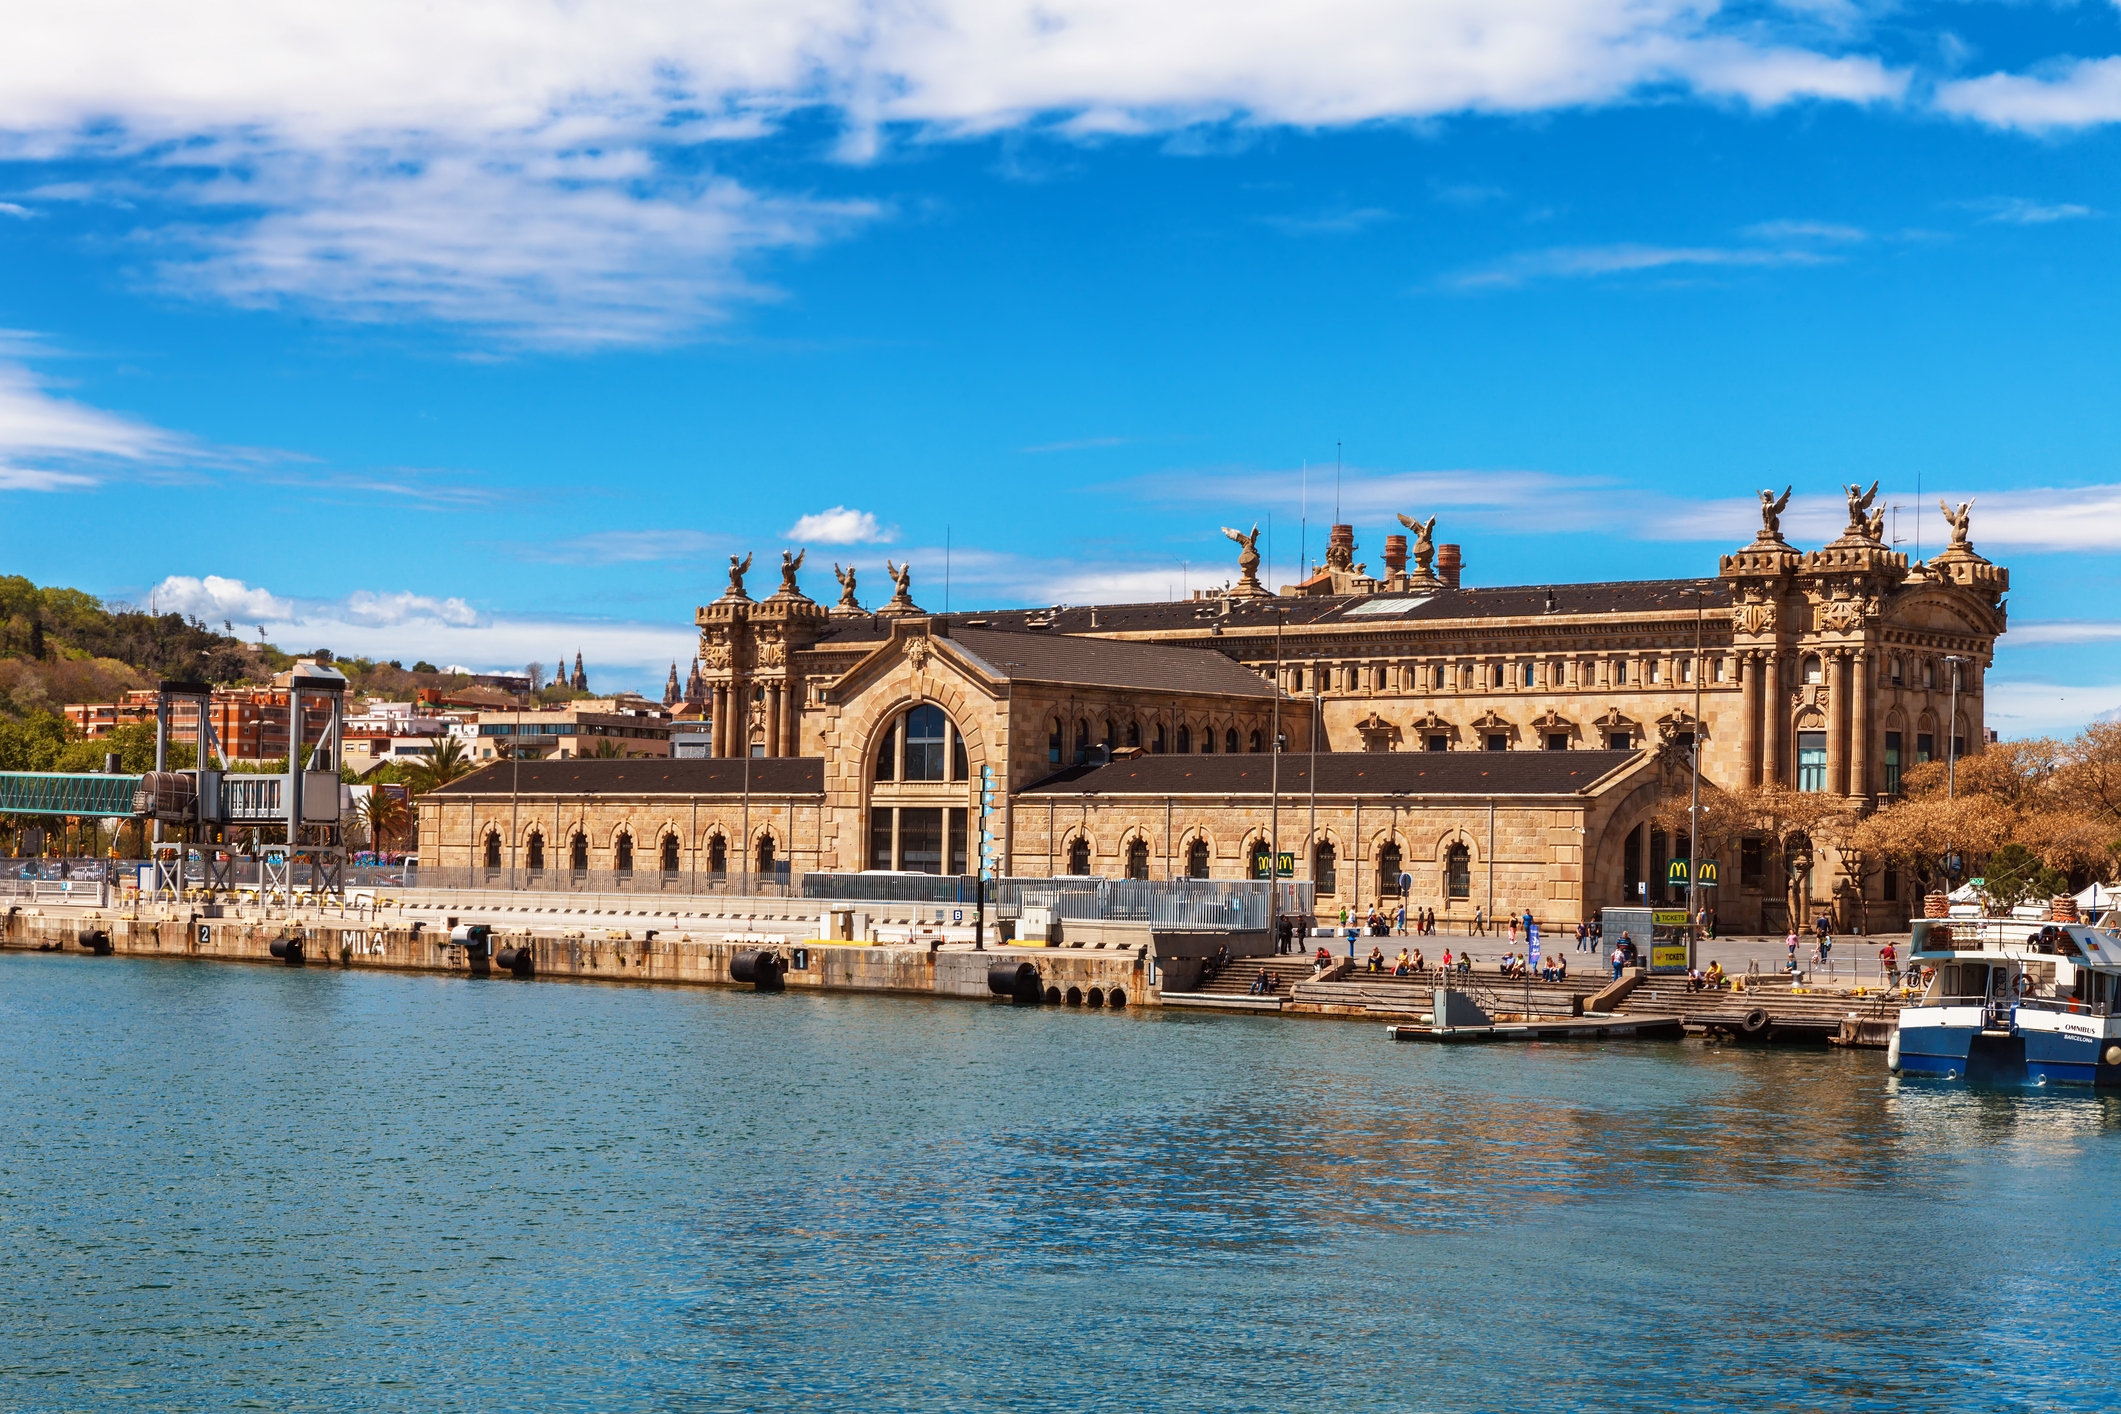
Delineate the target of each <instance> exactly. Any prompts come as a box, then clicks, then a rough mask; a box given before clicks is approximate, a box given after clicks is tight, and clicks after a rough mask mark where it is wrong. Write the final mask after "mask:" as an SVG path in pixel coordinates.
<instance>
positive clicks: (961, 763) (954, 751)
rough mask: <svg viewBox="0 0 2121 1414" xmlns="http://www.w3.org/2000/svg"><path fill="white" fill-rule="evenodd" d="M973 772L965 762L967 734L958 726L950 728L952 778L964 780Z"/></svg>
mask: <svg viewBox="0 0 2121 1414" xmlns="http://www.w3.org/2000/svg"><path fill="white" fill-rule="evenodd" d="M971 774H972V768H971V767H970V766H967V765H966V764H965V736H964V733H963V732H960V731H959V730H958V729H957V728H956V727H952V728H951V729H950V779H951V780H953V781H962V780H964V779H965V778H966V777H967V776H969V775H971Z"/></svg>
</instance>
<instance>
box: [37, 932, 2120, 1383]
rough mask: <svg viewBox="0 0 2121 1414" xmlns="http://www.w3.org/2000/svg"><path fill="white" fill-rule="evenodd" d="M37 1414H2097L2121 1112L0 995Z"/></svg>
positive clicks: (1830, 1074) (519, 1013) (569, 1009)
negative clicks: (1180, 1413) (1145, 1412)
mask: <svg viewBox="0 0 2121 1414" xmlns="http://www.w3.org/2000/svg"><path fill="white" fill-rule="evenodd" d="M0 1045H4V1047H5V1054H6V1064H5V1065H4V1066H0V1114H4V1116H5V1122H6V1128H5V1131H4V1133H0V1260H4V1263H5V1270H4V1274H0V1292H4V1300H0V1407H4V1408H7V1409H21V1410H47V1409H49V1410H62V1409H103V1408H113V1407H119V1406H123V1407H124V1408H127V1409H129V1410H131V1409H137V1410H159V1409H171V1410H177V1409H181V1410H197V1409H210V1408H245V1407H256V1408H271V1409H279V1410H308V1409H325V1410H336V1409H356V1408H358V1409H378V1408H380V1409H392V1408H404V1409H437V1408H439V1409H477V1410H491V1409H514V1408H533V1407H535V1408H547V1409H549V1408H580V1409H595V1410H722V1409H729V1410H778V1409H797V1408H801V1409H860V1410H900V1409H906V1410H931V1409H938V1410H940V1409H1008V1410H1023V1409H1055V1410H1078V1409H1125V1410H1134V1409H1152V1410H1194V1409H1200V1410H1210V1409H1212V1410H1249V1409H1276V1410H1279V1409H1318V1408H1332V1409H1335V1410H1343V1411H1345V1410H1370V1409H1380V1410H1383V1409H1395V1410H1396V1409H1437V1410H1457V1409H1496V1410H1521V1409H1656V1410H1664V1409H1727V1408H1733V1407H1739V1406H1743V1407H1746V1408H1748V1409H1753V1410H1763V1411H1764V1410H1784V1409H1788V1410H1806V1409H1822V1408H1824V1409H1882V1410H1910V1409H1955V1410H1957V1409H1963V1410H1984V1411H1986V1410H2017V1409H2048V1408H2070V1409H2094V1408H2112V1407H2114V1406H2115V1405H2116V1404H2121V1397H2117V1395H2116V1393H2115V1389H2116V1378H2117V1377H2116V1374H2115V1365H2114V1356H2115V1355H2116V1347H2117V1345H2121V1337H2117V1336H2116V1334H2115V1330H2116V1321H2115V1315H2116V1312H2117V1308H2121V1297H2117V1295H2116V1292H2115V1282H2114V1279H2115V1276H2116V1272H2115V1266H2116V1252H2117V1241H2116V1238H2117V1233H2116V1223H2115V1220H2114V1218H2113V1217H2112V1216H2111V1214H2112V1212H2113V1203H2112V1201H2111V1200H2110V1199H2109V1198H2108V1196H2107V1195H2108V1194H2109V1193H2110V1192H2111V1191H2112V1190H2113V1189H2114V1188H2115V1185H2116V1182H2117V1179H2121V1101H2115V1100H2108V1099H2103V1098H2095V1097H2092V1096H2089V1095H2086V1094H2081V1093H2080V1094H2053V1095H2051V1094H2041V1093H2027V1094H2009V1095H2003V1094H1968V1093H1965V1092H1961V1091H1954V1090H1946V1089H1941V1088H1932V1087H1928V1086H1924V1085H1918V1084H1908V1085H1901V1084H1900V1083H1898V1082H1896V1081H1894V1080H1892V1079H1891V1078H1890V1077H1888V1076H1887V1075H1886V1073H1885V1068H1884V1063H1883V1058H1882V1056H1881V1055H1880V1054H1879V1053H1877V1052H1863V1053H1856V1054H1839V1053H1833V1054H1822V1053H1819V1052H1799V1053H1782V1054H1777V1053H1772V1052H1768V1053H1758V1052H1738V1051H1729V1050H1714V1049H1710V1048H1708V1047H1705V1046H1702V1045H1700V1044H1697V1043H1684V1044H1669V1043H1667V1044H1661V1045H1629V1044H1619V1043H1616V1044H1614V1045H1611V1046H1607V1047H1597V1046H1585V1047H1559V1046H1549V1047H1537V1048H1521V1047H1518V1048H1511V1047H1499V1046H1498V1047H1489V1048H1469V1049H1451V1050H1438V1049H1433V1048H1429V1047H1423V1046H1394V1045H1392V1044H1390V1043H1389V1042H1388V1041H1387V1040H1386V1039H1385V1036H1384V1031H1383V1028H1382V1027H1381V1026H1376V1025H1359V1024H1349V1023H1337V1022H1305V1021H1294V1020H1276V1019H1262V1018H1252V1017H1242V1016H1200V1015H1157V1014H1153V1013H1149V1012H1142V1011H1133V1012H1128V1013H1122V1014H1111V1013H1085V1012H1082V1011H1061V1010H1058V1009H1054V1010H1045V1009H1041V1010H1035V1011H1019V1010H1012V1009H1010V1008H1007V1007H989V1006H981V1005H968V1004H959V1003H932V1002H922V1001H914V1000H902V999H886V998H857V997H817V996H795V995H788V996H779V997H760V996H752V995H748V994H743V993H735V992H714V991H680V990H655V989H649V988H631V987H626V988H621V987H600V986H587V985H545V984H536V985H526V984H518V983H512V982H480V983H475V982H470V981H466V980H451V979H441V978H430V977H418V976H390V975H372V974H371V975H362V974H351V973H344V972H338V971H332V970H329V969H324V968H311V969H307V970H303V971H294V970H287V969H276V968H264V967H238V966H228V965H225V964H212V963H205V964H200V963H180V962H151V961H128V960H123V959H100V960H99V959H90V958H69V957H57V956H39V955H25V954H13V955H8V956H6V957H4V958H0Z"/></svg>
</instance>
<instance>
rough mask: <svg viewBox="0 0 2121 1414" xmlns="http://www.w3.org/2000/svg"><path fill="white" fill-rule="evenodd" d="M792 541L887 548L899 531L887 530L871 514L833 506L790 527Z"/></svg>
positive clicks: (894, 529) (896, 537) (789, 532)
mask: <svg viewBox="0 0 2121 1414" xmlns="http://www.w3.org/2000/svg"><path fill="white" fill-rule="evenodd" d="M788 538H789V539H790V540H793V541H795V542H796V543H798V544H814V545H887V544H889V543H890V542H892V541H894V540H896V539H898V529H897V527H895V526H894V527H892V528H891V529H888V530H887V529H885V528H884V527H883V526H880V525H878V524H877V520H876V517H875V516H874V515H871V514H870V513H869V512H868V511H857V510H850V509H848V508H847V507H846V506H833V507H831V508H830V509H828V510H822V511H819V512H817V513H816V514H815V515H807V516H804V517H803V518H802V519H800V520H798V521H797V522H796V523H795V524H794V525H791V526H789V527H788Z"/></svg>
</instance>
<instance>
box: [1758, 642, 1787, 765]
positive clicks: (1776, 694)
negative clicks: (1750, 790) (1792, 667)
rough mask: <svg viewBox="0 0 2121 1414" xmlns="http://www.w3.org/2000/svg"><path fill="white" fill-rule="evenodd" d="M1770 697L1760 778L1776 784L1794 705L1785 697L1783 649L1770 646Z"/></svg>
mask: <svg viewBox="0 0 2121 1414" xmlns="http://www.w3.org/2000/svg"><path fill="white" fill-rule="evenodd" d="M1765 666H1766V667H1767V684H1766V693H1767V700H1766V701H1765V702H1764V703H1763V704H1762V706H1761V711H1760V742H1761V747H1762V750H1761V763H1760V780H1761V783H1762V784H1764V785H1772V784H1774V783H1775V782H1777V781H1780V780H1781V779H1782V744H1783V742H1785V741H1786V740H1788V738H1789V725H1790V709H1789V707H1788V706H1787V705H1786V704H1785V703H1784V702H1783V700H1782V653H1781V651H1780V650H1779V649H1775V648H1770V649H1769V650H1768V651H1767V654H1766V657H1765Z"/></svg>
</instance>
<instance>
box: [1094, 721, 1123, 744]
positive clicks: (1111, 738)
mask: <svg viewBox="0 0 2121 1414" xmlns="http://www.w3.org/2000/svg"><path fill="white" fill-rule="evenodd" d="M1098 744H1099V745H1100V746H1102V747H1104V748H1105V750H1107V751H1110V750H1111V749H1112V748H1113V747H1115V746H1117V745H1119V736H1118V734H1117V733H1115V732H1114V731H1113V730H1112V719H1111V718H1110V717H1107V718H1105V734H1104V736H1103V737H1101V738H1100V739H1099V741H1098Z"/></svg>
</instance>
